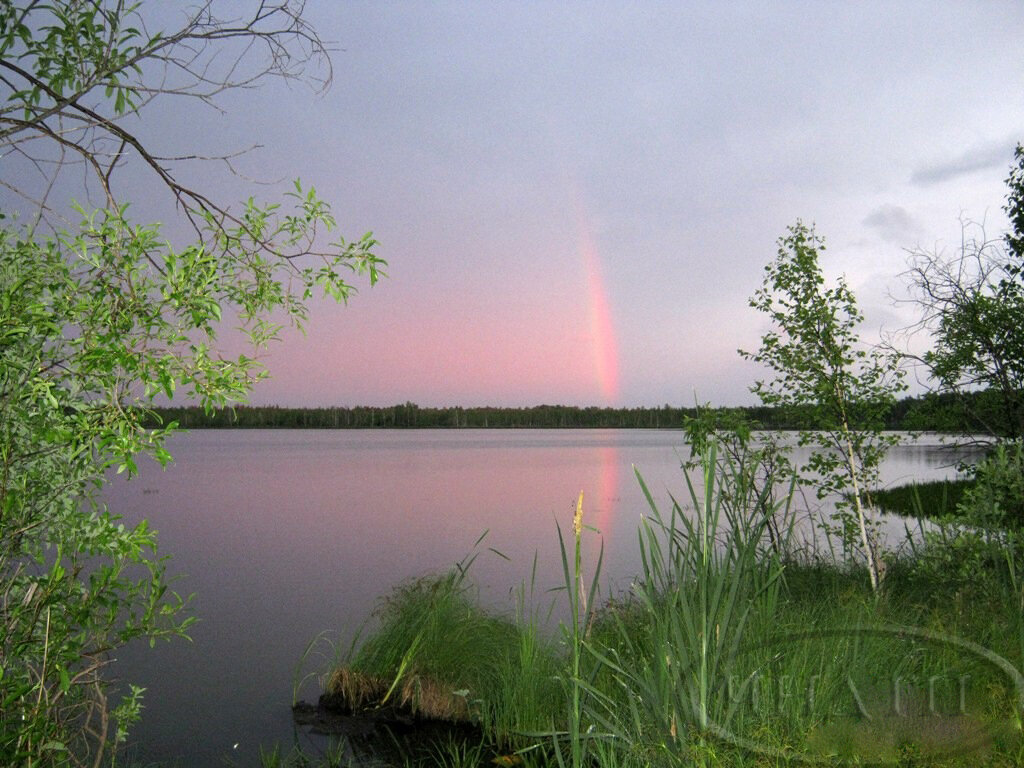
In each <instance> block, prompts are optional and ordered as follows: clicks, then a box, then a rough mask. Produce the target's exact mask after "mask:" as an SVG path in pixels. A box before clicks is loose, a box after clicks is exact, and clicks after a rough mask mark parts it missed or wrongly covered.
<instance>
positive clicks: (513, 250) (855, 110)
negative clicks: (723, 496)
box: [142, 0, 1024, 406]
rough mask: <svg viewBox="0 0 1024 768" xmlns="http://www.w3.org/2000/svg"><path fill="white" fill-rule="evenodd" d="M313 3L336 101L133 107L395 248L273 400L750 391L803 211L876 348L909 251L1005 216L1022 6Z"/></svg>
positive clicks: (554, 399)
mask: <svg viewBox="0 0 1024 768" xmlns="http://www.w3.org/2000/svg"><path fill="white" fill-rule="evenodd" d="M230 5H231V4H228V6H230ZM228 6H225V7H228ZM307 11H308V15H309V18H310V21H311V22H312V23H313V24H314V26H315V27H316V29H317V31H318V32H319V34H320V36H321V37H322V38H324V39H325V40H329V41H333V42H334V43H335V45H336V47H337V50H336V51H335V52H334V55H333V67H334V81H333V84H332V87H331V88H330V89H329V90H328V91H327V92H326V93H323V94H316V93H314V92H312V91H311V90H310V89H309V88H306V87H303V86H301V85H296V84H292V85H290V86H286V85H285V84H281V83H268V84H266V85H264V86H263V87H261V88H259V89H255V90H248V91H244V92H241V93H234V94H229V95H228V96H227V97H226V98H225V99H224V100H223V101H222V106H223V108H224V110H225V111H224V113H223V114H221V113H219V112H216V111H214V110H211V109H201V108H199V106H198V105H192V106H189V107H187V111H181V112H173V111H166V110H165V111H164V112H163V113H161V112H160V109H161V108H159V107H157V108H156V109H154V110H153V112H152V114H151V115H147V116H146V117H145V118H144V119H143V121H142V130H143V133H144V134H145V135H146V137H147V139H148V140H149V142H150V143H151V145H153V146H155V147H156V148H157V149H158V150H161V151H163V152H165V153H167V154H171V153H173V152H176V151H180V150H182V149H186V148H192V149H194V148H195V147H196V146H199V147H203V148H206V147H210V148H211V150H212V149H224V150H226V149H230V148H233V147H234V148H240V147H244V146H248V145H250V144H253V143H259V144H261V145H262V149H260V150H259V151H257V152H254V153H250V154H248V155H246V156H245V157H243V158H240V159H239V161H238V167H239V170H240V172H241V173H242V174H244V176H245V177H246V178H253V179H259V180H263V181H269V182H271V183H270V184H261V185H254V184H252V182H250V181H247V180H246V178H240V177H231V176H229V175H227V174H221V169H220V167H219V166H217V167H215V168H207V169H206V170H204V171H203V173H204V176H203V181H204V183H207V184H209V186H210V188H212V189H213V190H214V191H215V192H217V193H218V194H220V195H222V196H226V197H228V198H229V199H242V198H244V197H247V196H248V195H249V194H255V195H257V196H260V197H264V198H271V197H273V196H274V194H275V192H276V191H279V190H281V189H284V188H285V186H286V184H285V180H287V179H291V178H295V177H301V178H302V179H303V181H305V182H307V183H311V184H314V185H315V186H316V188H317V189H318V191H319V192H320V194H321V195H322V196H323V197H324V198H325V199H326V200H328V201H330V202H331V203H332V205H333V209H334V213H335V215H336V217H337V219H338V222H339V224H340V227H341V230H342V231H343V232H344V233H346V235H347V236H349V237H358V236H360V235H362V234H363V233H364V232H366V231H369V230H372V231H373V233H374V235H375V237H376V238H377V240H379V242H380V245H379V247H378V249H377V253H378V255H380V256H381V257H383V258H385V259H387V261H388V262H389V267H388V270H387V271H388V278H387V279H386V280H384V281H382V282H381V283H379V284H378V285H377V286H375V287H373V288H372V289H371V288H369V287H368V286H366V287H364V288H362V289H361V290H360V292H359V294H358V295H357V296H355V297H354V298H353V299H352V300H351V301H350V302H349V304H348V305H347V306H343V307H340V306H335V305H333V304H331V303H329V302H326V301H324V302H319V301H318V302H315V303H314V305H313V306H312V311H311V319H310V323H309V327H308V330H307V333H306V335H305V336H302V335H299V334H297V333H292V332H288V333H285V334H284V336H283V339H282V341H281V342H279V343H276V344H274V345H273V346H272V348H271V349H270V350H269V351H268V352H266V353H265V354H263V355H262V359H263V361H264V363H265V364H266V366H267V368H268V370H269V373H270V378H269V379H268V380H266V381H264V382H261V383H260V384H258V385H257V387H256V389H255V391H254V393H253V396H252V401H253V402H255V403H260V404H273V403H276V404H282V405H310V406H312V405H350V406H351V405H357V404H362V405H390V404H394V403H400V402H405V401H412V402H416V403H418V404H420V405H424V406H426V405H430V406H444V405H456V404H458V405H494V406H526V405H535V404H541V403H548V404H554V403H560V404H568V405H602V406H603V405H610V406H640V405H646V406H658V405H662V404H664V403H670V404H673V405H692V404H693V403H694V402H697V401H699V402H706V401H710V402H712V403H715V404H752V403H754V402H756V400H755V397H754V396H753V395H752V394H751V393H750V386H751V385H752V384H753V382H754V381H755V380H756V379H757V378H759V377H764V376H765V372H764V371H762V370H760V369H759V368H758V367H757V366H756V365H754V364H752V363H749V362H746V361H744V360H742V359H741V358H740V356H739V355H738V354H737V349H738V348H744V349H748V350H753V349H756V347H757V345H758V340H759V338H760V335H761V334H762V333H763V332H764V331H766V330H767V327H768V326H767V324H766V321H765V319H764V318H763V317H761V316H760V315H759V314H758V313H757V312H756V311H755V310H753V309H751V308H750V307H749V306H748V300H749V298H750V296H751V295H752V294H753V292H754V291H755V290H756V289H757V288H758V286H759V285H760V282H761V279H762V275H763V268H764V266H765V265H766V264H767V263H768V262H769V261H770V260H771V259H773V258H774V256H775V253H776V248H777V245H776V241H777V240H778V238H779V237H780V236H782V235H783V234H784V233H785V231H786V228H787V227H788V226H789V225H791V224H793V223H795V222H796V221H797V220H798V219H800V220H803V221H804V222H807V223H813V224H814V226H815V228H816V231H817V232H818V234H820V235H822V236H823V237H824V238H825V241H826V243H827V250H826V251H825V253H824V254H823V255H822V264H823V268H824V270H825V273H826V275H827V276H828V277H829V278H830V279H835V278H836V277H838V276H839V275H845V277H846V279H847V280H848V281H849V284H850V286H851V287H852V288H853V290H854V293H855V294H856V296H857V299H858V302H859V305H860V307H861V308H862V309H863V310H864V312H865V315H866V319H865V322H864V324H863V326H862V332H863V336H864V338H865V339H866V340H868V341H875V340H877V339H878V338H879V334H880V333H881V332H883V331H890V332H891V331H895V330H898V329H899V328H901V327H904V326H906V325H907V324H908V323H910V322H912V321H913V319H914V317H915V315H914V312H913V310H912V308H911V307H908V306H906V305H899V304H894V301H893V298H894V297H903V296H905V289H904V288H903V281H902V280H901V278H900V277H899V275H900V273H901V272H902V271H903V270H904V269H905V268H906V262H907V256H908V249H914V248H923V249H926V250H933V251H935V250H937V251H946V252H948V253H953V252H955V250H956V248H957V246H958V245H959V243H960V238H961V220H962V219H963V218H965V217H966V218H969V219H972V220H975V221H983V222H984V224H985V226H986V231H987V232H988V233H989V234H990V235H998V234H999V233H1000V232H1001V231H1002V229H1003V227H1004V225H1005V217H1004V215H1003V212H1002V210H1001V206H1002V204H1003V202H1004V196H1005V183H1004V182H1005V179H1006V176H1007V174H1008V169H1009V165H1010V163H1011V161H1012V158H1013V148H1014V146H1015V144H1016V143H1017V142H1018V141H1024V53H1022V52H1024V4H1021V3H1018V2H996V1H992V2H959V1H957V2H941V1H937V0H928V1H927V2H898V3H892V2H857V3H823V2H819V1H818V0H813V1H811V2H777V3H765V2H722V3H717V2H716V3H712V2H707V3H696V2H685V3H684V2H666V3H655V2H643V3H640V2H636V3H625V2H616V3H611V2H586V3H583V2H576V3H571V2H564V3H563V2H558V3H556V2H488V3H469V2H460V3H452V2H430V3H427V2H402V3H399V2H377V1H373V2H323V1H317V2H312V1H311V2H309V3H308V5H307ZM154 106H155V107H156V105H154ZM175 109H178V107H175ZM232 196H233V197H232ZM144 202H145V201H142V205H143V208H144ZM915 343H917V344H920V343H921V341H920V340H918V341H917V342H915Z"/></svg>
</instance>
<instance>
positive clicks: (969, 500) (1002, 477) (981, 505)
mask: <svg viewBox="0 0 1024 768" xmlns="http://www.w3.org/2000/svg"><path fill="white" fill-rule="evenodd" d="M974 479H975V483H974V485H973V487H971V488H968V489H967V490H966V491H965V492H964V497H963V499H962V500H961V502H960V504H959V505H958V507H957V511H958V512H959V513H960V515H961V517H962V518H963V519H964V520H965V521H967V522H971V523H974V524H976V525H982V526H986V527H1000V528H1020V527H1021V526H1022V525H1024V443H1022V442H1021V441H1020V440H1015V441H1011V442H1006V443H1000V444H999V445H997V446H996V447H995V449H994V450H993V451H992V452H991V453H990V454H989V455H988V456H986V457H985V459H983V460H982V461H981V462H979V463H978V465H977V466H976V467H975V468H974Z"/></svg>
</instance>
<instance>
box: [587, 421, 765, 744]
mask: <svg viewBox="0 0 1024 768" xmlns="http://www.w3.org/2000/svg"><path fill="white" fill-rule="evenodd" d="M698 455H699V457H700V470H701V471H700V477H699V481H698V482H699V485H695V483H694V482H693V481H692V478H691V477H690V476H689V474H688V475H687V486H688V489H689V494H690V499H689V501H690V504H691V505H692V510H693V519H691V516H690V515H689V514H688V513H687V512H686V511H684V508H683V506H682V505H681V504H680V503H679V502H678V501H677V500H676V499H674V498H672V508H671V512H670V513H669V514H668V515H667V516H663V515H662V514H661V513H660V512H659V510H658V506H657V504H656V503H655V501H654V499H653V497H652V496H651V494H650V491H649V490H648V489H647V486H646V484H644V481H643V479H642V478H641V477H640V475H639V473H638V474H637V479H638V480H639V482H640V486H641V489H642V490H643V492H644V495H645V497H646V498H647V501H648V504H649V506H650V509H651V516H650V518H646V519H644V521H643V524H642V527H641V530H640V532H639V538H640V554H641V559H642V564H643V572H642V574H641V575H640V579H639V581H638V582H637V583H636V584H635V585H634V589H633V594H634V597H635V599H636V601H637V604H638V605H639V607H640V610H641V611H642V614H643V621H642V623H641V626H642V627H643V629H642V631H641V632H640V633H639V634H637V633H636V632H635V624H632V623H627V622H624V621H619V622H618V628H619V633H618V637H617V638H616V640H617V642H616V647H613V648H608V647H605V646H601V645H598V644H596V643H588V644H587V646H586V647H587V650H588V651H589V652H590V653H591V654H592V656H593V657H594V659H596V662H597V663H598V664H599V665H602V666H604V667H606V668H607V669H608V670H610V672H611V673H612V679H613V680H614V684H613V685H612V686H611V690H612V691H615V690H616V689H619V690H622V691H624V692H625V695H624V697H623V696H620V695H616V694H612V693H610V692H609V691H608V690H604V691H601V690H598V689H597V688H596V687H593V686H591V687H590V688H589V690H588V693H589V694H590V696H589V699H588V701H589V702H590V706H589V707H588V710H589V711H588V713H587V714H588V716H589V717H590V718H592V719H593V721H594V722H595V723H596V724H597V726H598V728H599V729H600V732H603V733H606V734H609V735H610V736H611V737H612V742H613V743H620V744H622V745H624V746H626V745H630V746H632V747H635V746H637V745H638V744H645V745H648V746H649V747H651V748H652V749H653V750H654V751H655V753H661V756H662V757H663V758H664V757H670V758H672V759H685V758H686V756H687V755H690V754H691V751H692V747H693V739H694V734H695V735H696V739H697V743H698V744H703V743H704V742H705V741H706V740H708V739H712V740H713V739H716V738H718V737H719V736H720V734H721V733H722V732H723V731H725V732H727V731H728V729H729V728H730V727H731V720H732V718H733V716H734V714H735V711H734V709H733V707H732V706H731V702H730V701H729V700H728V699H727V697H726V696H725V694H724V691H725V690H726V688H727V686H728V685H729V678H730V675H733V674H734V673H735V671H736V669H735V662H736V660H737V656H738V654H739V653H740V652H741V650H742V649H743V647H744V643H745V642H746V641H747V640H748V639H749V636H750V634H751V633H752V632H754V633H756V632H758V631H761V630H763V628H764V626H766V625H767V624H768V623H770V622H771V619H772V617H773V614H774V612H775V608H776V603H777V600H778V596H779V585H780V582H779V578H780V576H781V574H782V566H781V563H780V561H779V560H778V559H777V558H776V557H774V556H769V557H767V558H762V557H761V549H762V548H761V541H762V538H763V536H764V535H765V529H766V527H767V520H768V519H769V518H770V517H771V515H764V514H763V513H762V512H761V511H760V508H761V504H762V503H763V501H764V498H763V497H764V496H765V495H766V494H767V492H768V491H767V489H761V490H757V489H756V488H754V487H753V486H751V485H750V484H749V482H748V481H749V476H748V475H746V474H745V473H743V472H739V471H736V468H735V467H732V466H731V464H730V463H729V462H728V461H725V462H719V460H718V454H717V446H716V444H715V441H713V440H712V441H710V442H709V443H708V444H706V445H705V446H704V447H703V448H702V449H701V450H700V452H699V454H698ZM782 503H784V501H779V502H776V504H777V505H781V504H782ZM621 615H622V614H613V617H617V616H621ZM623 698H624V699H625V701H623Z"/></svg>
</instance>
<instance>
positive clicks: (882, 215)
mask: <svg viewBox="0 0 1024 768" xmlns="http://www.w3.org/2000/svg"><path fill="white" fill-rule="evenodd" d="M861 223H862V224H863V225H864V226H865V227H870V228H871V229H873V230H875V231H876V232H877V233H878V236H879V237H881V238H882V239H883V240H885V241H886V242H887V243H893V242H898V241H906V240H909V239H913V237H914V236H915V235H917V234H918V233H919V232H920V231H921V226H920V225H919V224H918V223H917V221H916V220H915V219H914V217H913V216H911V215H910V214H909V213H908V212H907V209H906V208H903V207H901V206H899V205H890V204H888V203H886V204H885V205H881V206H879V207H878V208H876V209H875V210H873V211H872V212H871V213H869V214H868V215H867V216H866V217H865V218H864V221H862V222H861Z"/></svg>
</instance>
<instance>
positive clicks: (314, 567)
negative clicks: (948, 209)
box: [106, 430, 956, 766]
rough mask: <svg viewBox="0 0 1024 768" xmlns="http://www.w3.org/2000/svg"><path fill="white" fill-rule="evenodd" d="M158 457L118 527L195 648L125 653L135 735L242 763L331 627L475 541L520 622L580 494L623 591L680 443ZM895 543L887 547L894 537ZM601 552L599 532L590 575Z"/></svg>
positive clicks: (926, 472) (898, 469) (267, 442)
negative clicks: (169, 578)
mask: <svg viewBox="0 0 1024 768" xmlns="http://www.w3.org/2000/svg"><path fill="white" fill-rule="evenodd" d="M168 447H169V448H170V450H171V453H172V454H173V455H174V457H175V461H174V464H173V465H172V466H170V467H169V468H168V469H167V470H164V471H161V470H160V469H159V467H158V466H157V465H156V464H155V463H153V462H149V461H146V462H143V463H142V464H141V465H140V473H139V475H138V476H137V477H136V478H134V479H132V480H131V481H128V482H126V481H124V480H123V479H122V478H116V479H115V480H114V481H113V482H112V483H111V484H110V486H109V487H108V489H107V492H106V499H107V501H108V502H109V504H110V507H111V509H112V510H114V511H115V512H116V513H118V514H121V515H122V516H123V517H124V518H125V521H126V522H129V523H131V522H136V521H138V520H139V519H141V518H143V517H145V518H148V519H149V520H150V521H151V523H152V524H153V526H154V527H155V528H156V529H157V530H158V531H159V532H160V536H159V541H160V547H161V552H162V553H163V554H170V555H172V556H173V559H172V561H171V566H170V571H171V573H173V574H177V575H178V580H177V581H176V582H175V584H174V588H175V589H176V590H177V591H179V592H181V593H183V594H191V593H194V594H195V598H194V600H193V603H192V613H193V614H194V615H196V616H198V618H199V621H198V623H197V624H195V625H194V626H193V627H192V630H191V632H190V634H191V637H192V640H193V642H191V643H188V642H185V641H173V642H171V643H162V644H159V645H158V646H157V647H156V648H155V649H150V648H149V647H148V646H147V645H145V644H143V646H142V647H138V648H135V647H133V648H128V649H125V650H123V651H122V652H120V654H119V658H118V663H117V664H116V665H115V670H116V671H118V672H119V674H120V675H121V676H122V677H124V678H125V679H128V680H131V681H132V682H136V683H138V684H141V685H143V686H145V687H146V689H147V692H146V696H145V700H144V706H145V708H144V711H143V719H142V722H141V723H140V724H139V725H137V726H136V727H135V729H134V730H133V732H132V736H131V742H132V744H133V747H132V754H133V755H134V756H135V757H137V758H138V759H139V761H140V762H146V761H151V760H175V759H177V760H179V761H180V764H181V765H187V766H223V765H224V764H225V757H226V758H228V759H230V760H232V761H233V762H235V763H236V764H238V765H253V764H257V760H256V755H257V754H258V748H259V745H260V744H262V745H264V746H265V747H269V746H272V745H273V743H274V742H280V743H281V745H282V747H283V748H288V747H290V745H291V744H292V743H294V738H295V734H294V729H293V725H292V718H291V710H290V704H291V700H292V689H293V681H294V679H295V675H294V670H295V666H296V663H297V662H298V661H299V659H300V657H301V656H302V653H303V650H304V649H305V647H306V644H307V643H308V642H309V641H310V640H311V639H312V638H313V637H314V636H316V635H317V633H319V632H321V631H324V630H328V631H330V632H332V633H333V634H332V635H331V637H332V638H333V639H334V640H335V642H339V643H342V644H345V645H346V646H347V642H348V640H349V639H350V638H351V637H352V636H353V633H354V632H355V631H356V630H357V629H358V628H359V627H360V626H361V625H362V624H363V622H364V621H365V620H366V619H367V617H368V616H369V615H370V613H371V612H372V610H373V608H374V605H375V604H376V601H377V599H378V598H379V597H381V596H382V595H385V594H387V593H388V591H389V589H390V588H391V586H392V585H395V584H397V583H400V582H402V581H404V580H408V579H411V578H415V577H418V576H423V575H425V574H428V573H432V572H439V571H444V570H446V569H447V568H449V567H450V566H452V565H453V564H454V563H455V562H457V561H459V560H461V559H462V558H463V557H465V556H466V555H467V554H469V553H470V551H471V550H472V548H473V545H474V542H475V541H476V540H477V539H478V538H479V537H480V536H481V534H483V533H484V532H485V531H486V532H487V536H486V538H484V540H483V541H482V542H481V543H480V545H479V546H478V547H477V549H476V551H479V552H480V555H479V557H478V559H477V560H476V562H475V563H474V565H473V568H472V573H473V574H474V577H475V581H476V582H477V583H478V584H479V587H480V591H481V596H482V598H483V600H484V601H485V602H486V603H487V604H489V605H491V606H493V607H495V608H498V609H502V610H505V609H508V610H511V609H512V607H513V606H514V599H513V597H512V594H511V592H512V590H514V589H515V588H516V587H518V586H519V585H520V584H521V583H522V582H523V581H524V580H527V579H529V577H530V571H531V564H532V562H533V557H534V553H536V554H537V557H538V578H537V590H536V592H537V594H538V599H540V600H544V601H550V600H552V599H556V597H555V596H554V595H548V594H546V593H545V590H547V589H549V588H551V587H554V586H557V585H558V584H561V575H560V574H561V561H560V558H559V554H558V539H557V532H556V521H557V522H558V523H559V524H560V525H561V526H562V529H563V530H570V529H571V521H572V513H573V510H574V507H575V502H576V498H577V496H578V494H579V492H580V491H581V490H582V491H583V492H584V521H585V523H587V524H588V525H590V526H593V527H595V528H597V529H599V530H600V531H601V534H602V538H603V541H604V558H605V561H604V567H603V578H602V582H601V583H602V584H603V585H605V589H604V591H605V594H608V593H609V592H615V591H620V590H625V589H627V588H628V586H629V583H630V580H631V579H632V577H633V576H634V575H635V573H636V571H637V570H638V563H639V560H638V556H637V543H636V531H637V526H638V523H639V521H640V518H641V515H643V514H644V513H645V512H646V511H647V505H646V502H645V500H644V498H643V496H642V494H641V491H640V488H639V485H638V483H637V481H636V478H635V477H634V475H633V469H632V467H633V466H634V465H635V466H636V467H637V469H638V470H639V471H640V472H641V473H642V474H643V476H644V478H645V480H646V482H647V484H648V486H649V487H650V489H651V491H652V493H653V494H654V496H655V498H656V500H657V501H659V503H660V502H664V507H663V509H664V510H666V511H667V510H668V509H669V508H670V503H669V501H668V493H669V492H671V493H673V494H675V495H676V498H679V499H683V498H685V496H686V491H685V488H686V485H685V480H684V477H683V474H682V472H681V470H680V461H681V459H682V458H685V457H686V456H687V455H688V450H687V449H686V447H685V445H684V443H683V433H682V432H681V431H674V430H658V431H656V430H418V431H417V430H410V431H404V430H403V431H399V430H337V431H312V430H310V431H302V430H210V431H197V432H193V433H189V434H179V435H175V436H174V437H173V438H172V439H171V440H170V441H169V446H168ZM955 459H956V456H954V455H951V454H950V452H949V451H948V450H947V449H944V448H943V447H942V445H941V442H940V441H939V439H938V438H936V437H934V436H928V435H926V436H922V437H919V438H917V439H916V440H914V441H913V442H911V443H909V444H906V445H903V446H900V447H898V448H895V449H893V451H891V453H890V455H889V457H888V459H887V461H886V464H885V467H884V471H883V481H884V482H885V483H887V484H890V483H891V484H895V483H903V482H906V481H909V480H913V479H938V478H942V477H949V476H952V475H953V474H955V472H954V470H953V468H952V463H953V461H955ZM887 530H888V532H889V535H890V536H891V537H898V536H899V535H900V533H901V532H902V530H903V526H902V523H901V522H900V521H890V522H889V524H888V528H887ZM598 546H599V544H598V537H597V536H596V535H591V536H590V537H589V542H588V545H587V547H586V549H585V557H586V558H587V562H588V563H591V564H593V563H594V562H595V560H596V555H597V551H598ZM488 547H492V548H494V549H496V550H499V551H500V552H501V553H502V555H504V557H499V556H498V555H496V554H494V553H493V552H491V551H489V550H488ZM506 558H507V559H506ZM313 666H315V665H313ZM316 695H317V690H316V687H315V685H313V684H307V685H306V686H305V687H304V688H303V689H302V697H303V698H305V699H306V700H307V701H315V699H316Z"/></svg>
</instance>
